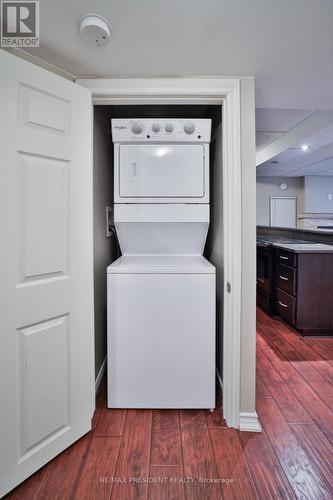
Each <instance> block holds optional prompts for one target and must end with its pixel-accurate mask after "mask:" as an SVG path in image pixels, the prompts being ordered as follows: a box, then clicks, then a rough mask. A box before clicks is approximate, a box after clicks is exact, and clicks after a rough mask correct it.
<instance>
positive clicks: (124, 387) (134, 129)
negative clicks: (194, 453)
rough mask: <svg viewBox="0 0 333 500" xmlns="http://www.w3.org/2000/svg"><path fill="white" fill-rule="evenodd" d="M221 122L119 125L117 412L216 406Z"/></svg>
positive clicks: (112, 399)
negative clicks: (212, 162) (215, 154)
mask: <svg viewBox="0 0 333 500" xmlns="http://www.w3.org/2000/svg"><path fill="white" fill-rule="evenodd" d="M210 135H211V120H206V119H202V120H199V119H198V120H193V121H191V122H189V121H188V120H180V119H174V120H171V119H168V120H165V119H158V120H151V119H143V120H120V119H116V120H112V139H113V142H114V221H115V228H116V231H117V235H118V239H119V244H120V248H121V252H122V256H121V257H120V258H119V259H118V260H116V261H115V262H114V263H113V264H111V265H110V266H109V267H108V269H107V285H108V406H109V407H110V408H210V409H213V408H214V407H215V268H214V266H213V265H212V264H210V263H209V262H208V261H207V260H206V259H205V258H204V257H203V256H202V253H203V250H204V246H205V241H206V237H207V231H208V226H209V143H210Z"/></svg>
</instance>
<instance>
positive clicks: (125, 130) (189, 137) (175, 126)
mask: <svg viewBox="0 0 333 500" xmlns="http://www.w3.org/2000/svg"><path fill="white" fill-rule="evenodd" d="M211 124H212V121H211V120H210V119H205V118H203V119H195V120H191V119H187V118H184V119H179V118H175V119H172V118H137V119H136V118H132V119H114V120H111V128H112V140H113V142H114V143H121V142H127V143H128V142H159V143H161V142H173V143H176V142H180V143H182V142H183V143H184V142H186V143H189V142H190V143H199V144H200V143H209V142H210V136H211Z"/></svg>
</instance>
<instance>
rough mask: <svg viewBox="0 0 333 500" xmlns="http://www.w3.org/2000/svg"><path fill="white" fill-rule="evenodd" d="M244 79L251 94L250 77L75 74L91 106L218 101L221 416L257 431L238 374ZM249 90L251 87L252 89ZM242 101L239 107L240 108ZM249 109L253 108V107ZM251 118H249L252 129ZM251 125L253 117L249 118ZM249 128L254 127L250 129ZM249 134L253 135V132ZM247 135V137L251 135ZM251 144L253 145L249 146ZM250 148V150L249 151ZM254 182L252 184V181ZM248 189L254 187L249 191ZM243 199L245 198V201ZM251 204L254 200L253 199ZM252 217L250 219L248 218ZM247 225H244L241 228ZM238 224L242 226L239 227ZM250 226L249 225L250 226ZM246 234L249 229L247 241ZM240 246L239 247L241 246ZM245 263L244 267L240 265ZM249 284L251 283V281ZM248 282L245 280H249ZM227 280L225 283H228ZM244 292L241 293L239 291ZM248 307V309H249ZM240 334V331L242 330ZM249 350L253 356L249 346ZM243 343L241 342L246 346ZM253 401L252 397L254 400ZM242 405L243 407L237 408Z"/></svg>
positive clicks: (252, 366)
mask: <svg viewBox="0 0 333 500" xmlns="http://www.w3.org/2000/svg"><path fill="white" fill-rule="evenodd" d="M243 80H248V82H249V83H250V87H251V86H252V87H251V89H250V96H252V94H251V92H252V89H254V81H253V79H252V78H249V79H239V78H220V77H213V78H205V77H201V78H112V79H78V80H76V82H77V83H78V84H80V85H83V86H85V87H88V88H89V89H90V90H91V92H92V100H93V104H95V105H116V104H117V105H121V104H126V105H129V104H133V105H134V104H203V105H205V104H217V105H220V106H222V123H223V124H224V126H223V127H222V149H223V151H222V161H223V165H222V168H223V219H224V223H223V226H224V227H223V250H224V291H223V415H224V418H225V420H226V423H227V425H228V426H230V427H236V428H241V429H243V430H260V425H259V423H257V415H256V413H255V411H253V410H254V409H255V407H254V405H255V392H254V389H253V391H251V394H250V396H247V398H246V397H245V401H246V400H249V399H250V400H251V404H250V405H247V406H250V407H251V408H250V409H248V408H244V405H241V382H242V380H241V378H242V377H243V376H244V377H245V378H246V377H247V376H248V374H247V373H245V371H244V374H243V375H242V374H241V336H242V330H243V331H244V330H245V329H247V330H248V331H249V333H248V332H247V335H249V337H250V342H251V343H252V344H251V345H252V347H253V342H255V326H253V321H252V320H253V318H255V299H253V298H252V297H248V299H249V302H248V304H247V303H246V304H245V305H243V308H244V310H245V309H250V312H249V317H250V319H251V323H252V324H248V322H247V321H246V318H245V319H244V317H242V313H243V308H242V299H243V301H244V296H245V295H248V290H250V291H251V292H253V290H255V265H256V264H255V247H254V249H252V250H253V251H252V250H251V251H250V257H249V256H248V257H247V259H246V264H248V262H249V260H250V261H251V264H252V267H251V270H250V271H249V273H250V274H249V279H250V283H251V286H245V287H243V290H242V273H243V280H244V279H246V276H245V273H246V272H247V269H242V247H243V249H244V248H246V246H247V243H250V244H252V243H253V246H255V212H254V211H252V210H249V212H248V213H249V216H248V217H247V219H248V220H247V221H246V223H244V220H243V219H244V212H245V211H244V207H243V206H242V201H244V200H243V198H244V194H243V192H242V163H244V158H243V157H242V148H246V147H247V145H248V142H247V140H245V139H244V134H243V135H242V130H241V125H242V123H241V122H242V120H241V116H242V111H243V113H244V114H245V115H246V118H245V119H246V120H248V119H249V118H248V117H249V116H251V113H252V114H253V113H254V97H253V98H252V97H250V98H249V103H248V104H247V102H246V98H245V97H244V96H245V95H246V91H244V88H245V87H246V86H244V88H243V89H242V88H241V83H242V81H243ZM252 93H253V94H254V92H252ZM241 103H242V107H243V110H241ZM244 108H246V110H245V111H244ZM252 108H253V110H252ZM251 126H252V123H250V131H251ZM253 129H254V121H253ZM253 132H254V130H253ZM253 135H254V134H253ZM250 139H251V140H252V137H251V136H250ZM253 142H254V141H253ZM251 148H252V145H251ZM251 153H252V150H251ZM253 161H254V169H253V172H252V171H251V172H249V170H248V171H247V175H246V179H247V180H248V179H249V175H250V176H251V182H252V180H253V179H254V182H255V155H254V159H253ZM254 186H255V184H254ZM252 193H253V190H252ZM246 201H247V200H246ZM251 203H254V204H255V190H254V199H251ZM250 219H251V220H250ZM244 224H245V226H247V227H246V228H244ZM242 225H243V227H242ZM249 228H250V229H249ZM242 232H243V233H244V237H245V239H247V237H248V235H249V234H251V237H250V239H251V241H248V242H246V241H244V238H243V239H242ZM243 251H244V250H243ZM244 267H246V268H247V266H244ZM251 280H252V281H253V286H252V281H251ZM248 281H249V280H248ZM229 284H230V287H229ZM245 289H246V291H245V292H244V290H245ZM251 307H252V309H253V310H252V309H251ZM243 335H244V334H243ZM252 347H251V349H250V352H249V354H248V356H249V357H251V356H252V353H253V349H252ZM245 348H246V347H245ZM252 357H254V359H251V360H250V362H249V363H248V365H250V368H249V374H250V378H253V380H251V384H252V385H253V384H255V352H254V354H253V356H252ZM253 400H254V401H253ZM241 406H243V407H241Z"/></svg>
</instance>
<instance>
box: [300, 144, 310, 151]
mask: <svg viewBox="0 0 333 500" xmlns="http://www.w3.org/2000/svg"><path fill="white" fill-rule="evenodd" d="M301 148H302V150H303V151H307V150H308V149H309V146H308V145H307V144H302V146H301Z"/></svg>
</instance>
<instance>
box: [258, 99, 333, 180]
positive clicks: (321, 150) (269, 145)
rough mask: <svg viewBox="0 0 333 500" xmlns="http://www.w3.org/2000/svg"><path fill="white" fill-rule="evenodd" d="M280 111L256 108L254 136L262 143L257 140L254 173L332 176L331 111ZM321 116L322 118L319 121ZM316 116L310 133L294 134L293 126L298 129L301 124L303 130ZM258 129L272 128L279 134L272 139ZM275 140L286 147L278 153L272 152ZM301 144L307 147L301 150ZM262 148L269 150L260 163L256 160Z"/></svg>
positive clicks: (279, 175)
mask: <svg viewBox="0 0 333 500" xmlns="http://www.w3.org/2000/svg"><path fill="white" fill-rule="evenodd" d="M280 111H281V110H267V109H264V110H261V109H258V110H257V111H256V116H257V129H258V130H257V136H258V135H259V139H262V144H260V142H259V143H258V142H257V176H264V177H268V176H270V177H283V176H286V177H303V176H305V175H333V112H332V111H319V112H311V113H306V112H300V110H282V111H283V112H282V113H280ZM320 117H322V118H323V120H320ZM316 118H317V119H318V122H317V123H318V126H317V127H315V128H312V132H311V133H310V132H308V133H305V132H303V134H301V135H297V134H295V131H296V129H299V130H301V127H303V130H304V131H305V130H306V129H307V125H308V124H309V122H310V121H314V119H316ZM274 127H275V128H274ZM260 129H264V130H266V131H269V130H272V133H273V134H278V135H277V136H276V137H273V138H272V137H270V135H269V133H266V132H260ZM308 130H309V128H308ZM260 134H261V135H260ZM265 134H266V136H265ZM263 137H264V138H265V139H266V140H264V139H263ZM295 137H297V141H295ZM290 138H294V142H292V143H291V142H290V140H289V139H290ZM278 139H279V140H280V141H282V143H284V144H285V147H283V148H281V149H280V151H279V152H278V154H274V151H275V152H276V149H275V145H276V143H277V142H278ZM302 145H307V146H308V149H307V150H303V149H302ZM262 151H264V153H269V152H272V154H267V155H266V158H267V160H266V161H263V162H261V161H258V159H259V158H260V157H261V158H263V155H262V154H261V152H262ZM258 153H259V154H258ZM264 157H265V156H264Z"/></svg>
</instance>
